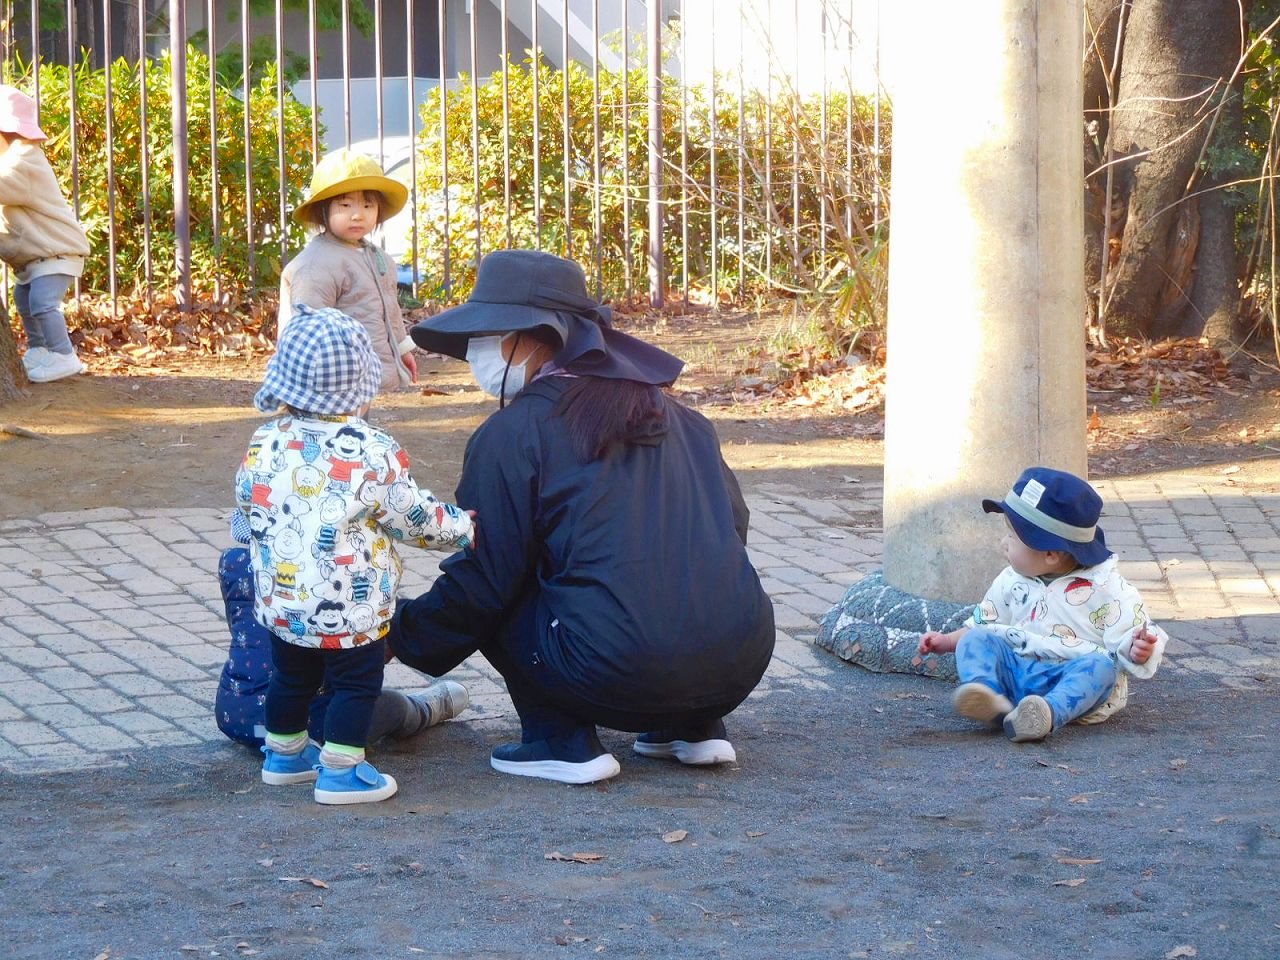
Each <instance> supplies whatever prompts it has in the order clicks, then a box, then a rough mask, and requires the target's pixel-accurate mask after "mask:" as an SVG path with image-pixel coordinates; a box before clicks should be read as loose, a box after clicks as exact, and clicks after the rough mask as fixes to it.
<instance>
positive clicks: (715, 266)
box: [707, 0, 799, 311]
mask: <svg viewBox="0 0 1280 960" xmlns="http://www.w3.org/2000/svg"><path fill="white" fill-rule="evenodd" d="M797 2H799V0H797ZM708 7H709V10H710V14H711V29H710V30H709V31H707V32H708V33H709V34H710V35H711V36H710V37H709V38H708V42H709V43H710V44H711V109H710V117H709V118H708V122H707V129H708V132H709V135H710V137H711V183H710V184H709V186H710V192H711V202H710V203H709V204H708V207H707V209H708V210H709V211H710V213H711V309H712V310H713V311H717V310H719V309H720V269H719V268H720V216H719V210H720V208H719V206H718V201H717V200H716V188H717V186H718V185H719V184H718V183H717V179H718V178H717V173H718V171H717V170H716V139H717V138H718V136H719V130H718V129H717V124H716V93H717V89H716V88H717V80H718V78H717V77H716V5H715V3H711V4H708Z"/></svg>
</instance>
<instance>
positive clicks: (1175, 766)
mask: <svg viewBox="0 0 1280 960" xmlns="http://www.w3.org/2000/svg"><path fill="white" fill-rule="evenodd" d="M1186 765H1187V758H1186V757H1174V758H1173V759H1172V760H1170V761H1169V769H1170V770H1181V769H1182V768H1183V767H1185V766H1186Z"/></svg>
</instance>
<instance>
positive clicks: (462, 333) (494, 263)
mask: <svg viewBox="0 0 1280 960" xmlns="http://www.w3.org/2000/svg"><path fill="white" fill-rule="evenodd" d="M611 321H612V313H611V311H610V310H609V308H608V307H606V306H604V305H602V304H600V303H598V302H596V301H595V300H594V299H592V298H591V297H590V296H589V295H588V294H587V280H586V275H585V274H584V273H583V271H582V267H580V266H579V265H578V264H577V263H575V262H574V261H572V260H566V259H564V258H563V257H557V256H554V255H553V254H550V253H540V252H538V251H535V250H495V251H494V252H493V253H491V254H489V255H488V256H486V257H485V258H484V259H483V260H481V261H480V269H479V270H478V271H477V273H476V285H475V287H474V289H473V290H472V291H471V296H470V298H469V299H468V300H467V302H466V303H463V304H460V305H458V306H456V307H451V308H450V309H448V310H444V311H442V312H441V313H438V314H436V315H435V316H434V317H429V318H427V319H426V320H423V321H421V322H420V323H417V324H415V325H414V327H413V328H412V329H411V330H410V331H409V333H410V335H411V336H412V337H413V342H414V343H416V344H417V345H418V346H419V347H421V348H422V349H424V350H430V351H432V352H434V353H443V354H446V355H447V356H450V357H457V358H458V359H459V360H465V359H466V358H467V344H468V343H469V342H470V340H471V338H472V337H485V336H501V335H503V334H507V333H514V332H517V331H522V330H535V329H537V328H543V329H544V330H549V331H550V332H551V333H552V334H554V336H555V337H557V338H558V339H559V341H560V346H559V349H558V350H557V351H556V354H555V357H554V359H553V361H552V362H553V363H554V364H555V365H556V366H558V367H561V368H562V369H564V370H567V371H568V372H570V373H574V374H577V375H579V376H595V377H605V378H607V379H611V380H637V381H639V382H641V383H650V384H654V385H655V386H667V385H669V384H671V383H673V382H674V381H675V379H676V377H678V376H679V375H680V371H681V370H682V369H683V368H684V361H683V360H681V359H679V358H678V357H674V356H672V355H671V354H669V353H667V352H666V351H665V350H660V349H659V348H658V347H655V346H653V345H652V344H648V343H645V342H644V341H643V340H638V339H636V338H635V337H633V336H630V335H629V334H625V333H623V332H621V331H620V330H614V329H613V327H612V326H611Z"/></svg>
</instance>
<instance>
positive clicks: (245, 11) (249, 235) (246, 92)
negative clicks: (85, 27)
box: [170, 0, 258, 290]
mask: <svg viewBox="0 0 1280 960" xmlns="http://www.w3.org/2000/svg"><path fill="white" fill-rule="evenodd" d="M170 2H172V0H170ZM249 52H250V47H249V0H240V57H241V61H242V63H243V64H244V71H243V73H242V74H241V77H240V98H241V102H242V103H243V105H244V229H245V237H246V239H247V247H248V250H249V289H250V290H254V289H256V288H257V286H258V273H257V270H256V269H255V268H256V260H257V254H256V248H257V244H256V242H255V239H256V238H255V237H254V233H253V124H252V120H251V116H252V111H251V109H250V104H249V98H250V92H251V90H252V86H253V85H252V82H251V71H250V69H249V67H250V64H249Z"/></svg>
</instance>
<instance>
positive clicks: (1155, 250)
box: [1104, 0, 1241, 336]
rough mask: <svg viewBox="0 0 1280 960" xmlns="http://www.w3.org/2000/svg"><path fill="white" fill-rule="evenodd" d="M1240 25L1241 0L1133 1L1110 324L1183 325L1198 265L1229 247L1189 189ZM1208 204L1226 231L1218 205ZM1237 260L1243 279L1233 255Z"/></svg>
mask: <svg viewBox="0 0 1280 960" xmlns="http://www.w3.org/2000/svg"><path fill="white" fill-rule="evenodd" d="M1239 24H1240V6H1239V3H1238V0H1134V2H1133V4H1132V7H1131V9H1130V11H1129V15H1128V21H1127V23H1126V26H1125V35H1124V40H1123V44H1124V49H1123V53H1122V56H1123V69H1122V70H1121V73H1120V81H1119V91H1118V98H1119V99H1118V101H1117V103H1116V105H1115V107H1114V108H1113V111H1112V116H1111V126H1110V136H1111V138H1112V139H1111V144H1110V152H1111V154H1112V155H1113V156H1114V157H1116V158H1121V162H1118V163H1117V165H1116V168H1115V176H1114V183H1115V193H1114V196H1113V198H1112V203H1113V210H1116V211H1118V212H1119V213H1120V216H1119V217H1118V218H1113V223H1112V237H1111V238H1108V240H1109V244H1108V245H1109V246H1110V248H1111V249H1110V251H1109V253H1110V256H1111V257H1112V258H1113V259H1114V265H1113V266H1112V267H1111V268H1110V269H1109V271H1108V274H1109V275H1108V291H1107V296H1106V311H1105V318H1104V319H1105V322H1106V327H1107V330H1108V331H1109V332H1114V333H1120V334H1129V335H1144V336H1146V335H1151V334H1153V333H1155V332H1156V331H1157V330H1158V329H1161V328H1164V329H1175V328H1176V329H1182V328H1183V327H1182V321H1183V317H1184V315H1185V314H1187V313H1188V312H1191V305H1192V301H1193V296H1194V293H1193V291H1194V286H1195V283H1196V271H1197V268H1199V269H1200V270H1201V271H1202V272H1204V268H1205V265H1206V263H1207V260H1206V258H1208V257H1211V256H1213V257H1221V255H1222V253H1223V251H1222V248H1221V242H1220V241H1221V237H1220V236H1215V238H1214V239H1213V240H1212V241H1211V242H1210V243H1207V244H1202V243H1201V220H1202V216H1203V214H1202V210H1201V207H1202V203H1201V202H1200V201H1198V200H1195V199H1191V200H1188V199H1187V197H1188V194H1189V192H1194V190H1195V189H1202V188H1203V187H1204V184H1203V183H1202V182H1196V177H1195V172H1196V163H1197V160H1198V159H1200V157H1201V153H1202V150H1203V148H1204V145H1205V142H1206V137H1207V136H1209V135H1210V134H1211V122H1210V120H1211V115H1212V113H1213V109H1214V107H1215V106H1216V105H1217V103H1218V101H1219V99H1220V98H1221V97H1222V96H1223V94H1224V92H1226V90H1227V86H1226V85H1227V82H1228V80H1229V79H1230V76H1231V73H1232V71H1233V70H1234V68H1235V65H1236V63H1237V61H1238V60H1239V57H1240V53H1241V36H1240V26H1239ZM1220 122H1221V119H1219V123H1220ZM1124 158H1128V159H1124ZM1189 188H1190V189H1189ZM1104 202H1105V201H1104ZM1218 202H1220V198H1218V200H1217V201H1215V203H1218ZM1208 212H1209V219H1210V225H1211V226H1212V227H1213V229H1215V230H1218V229H1219V228H1220V223H1219V219H1218V211H1217V210H1216V209H1213V210H1210V211H1208ZM1117 220H1118V222H1117ZM1116 240H1118V243H1117V242H1116ZM1230 263H1231V266H1229V267H1227V269H1228V270H1230V271H1231V273H1232V277H1233V278H1234V266H1233V265H1234V254H1233V255H1232V256H1231V258H1230ZM1220 269H1221V268H1220V267H1219V266H1215V267H1214V270H1220ZM1207 279H1208V277H1206V280H1207ZM1194 322H1195V321H1194V320H1192V321H1188V323H1194Z"/></svg>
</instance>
